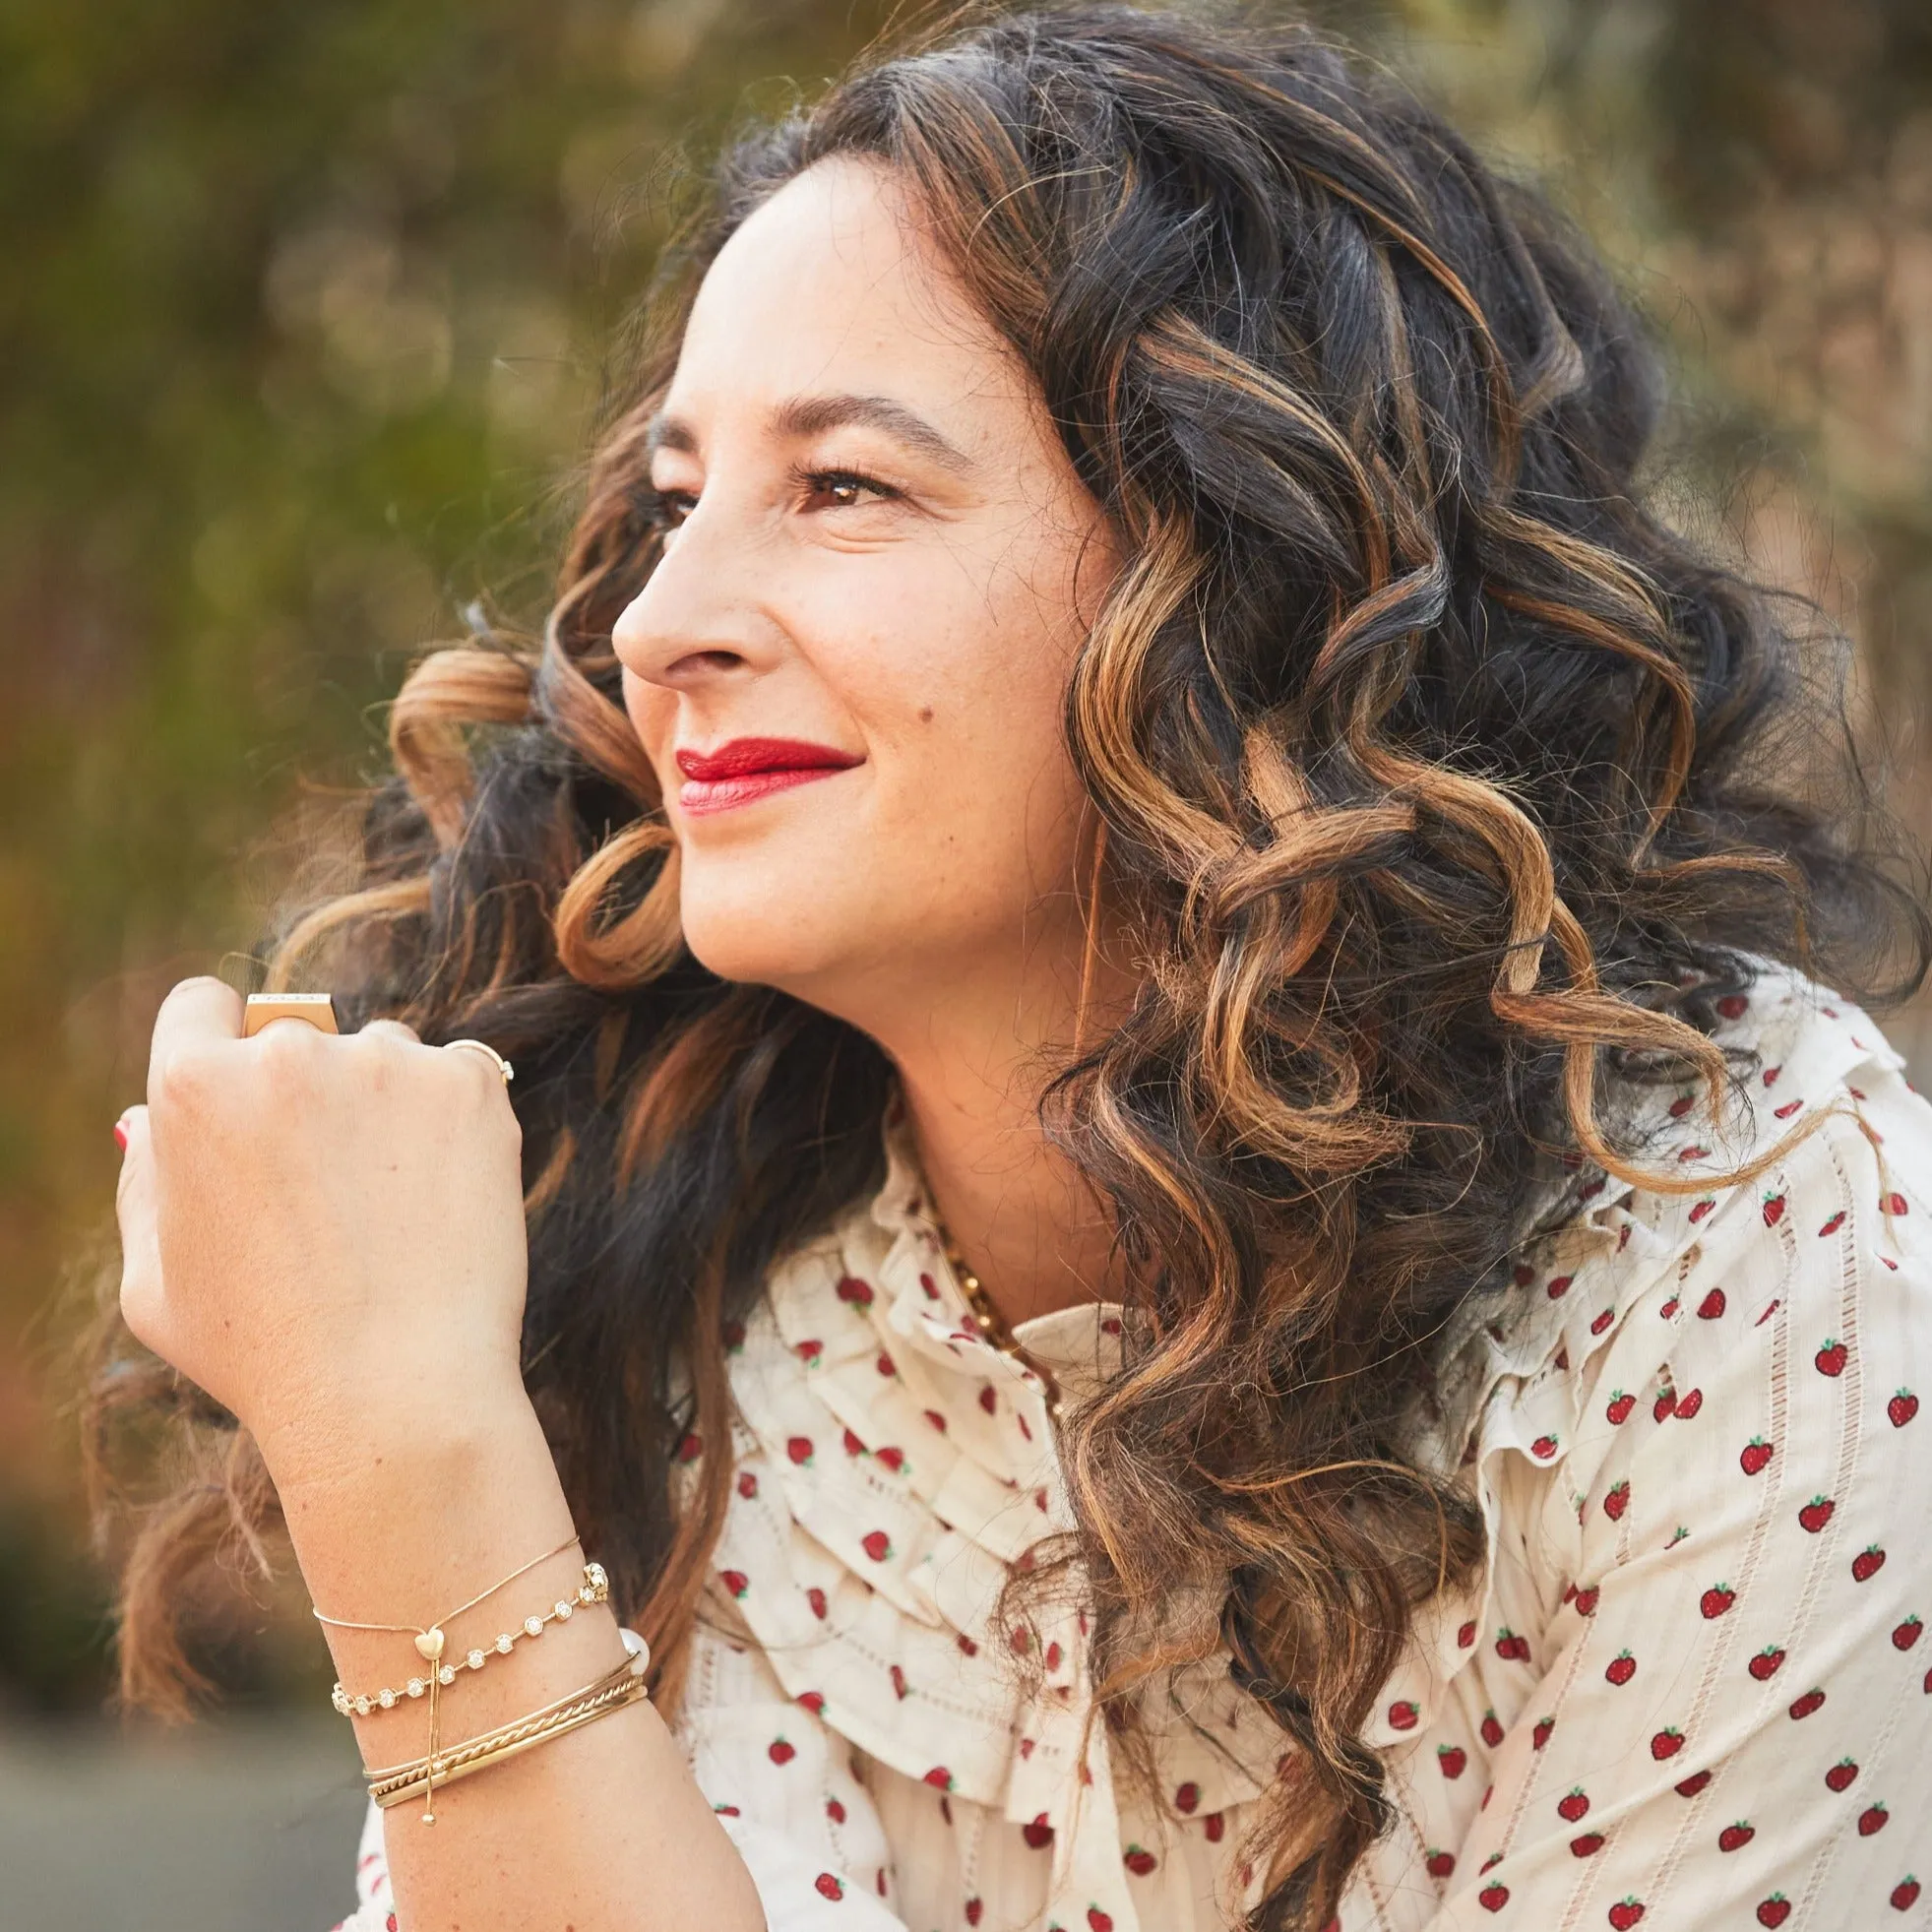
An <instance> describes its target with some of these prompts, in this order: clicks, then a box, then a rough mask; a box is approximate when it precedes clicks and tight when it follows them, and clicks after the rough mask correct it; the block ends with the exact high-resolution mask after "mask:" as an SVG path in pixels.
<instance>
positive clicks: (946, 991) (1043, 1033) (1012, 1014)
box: [845, 927, 1134, 1324]
mask: <svg viewBox="0 0 1932 1932" xmlns="http://www.w3.org/2000/svg"><path fill="white" fill-rule="evenodd" d="M1055 937H1056V938H1058V939H1059V940H1060V941H1061V942H1062V943H1060V944H1052V943H1040V942H1042V941H1045V939H1046V935H1044V934H1036V935H1035V944H1034V946H1033V947H1032V948H1031V949H1030V957H1028V958H1026V959H1022V960H1019V961H1016V962H1014V963H1013V964H1012V967H1011V969H1008V970H994V969H988V968H986V966H985V965H984V963H983V962H982V963H980V965H979V966H978V967H976V968H975V969H972V970H966V971H963V970H960V969H959V966H958V965H957V963H956V964H955V969H954V970H953V971H951V972H949V973H946V974H944V975H943V977H942V976H941V975H940V974H938V973H933V974H930V975H926V976H922V977H921V980H920V983H919V984H918V985H917V987H916V988H913V989H911V990H910V992H909V994H908V996H906V997H904V998H903V999H890V1000H880V1001H868V1002H866V1004H867V1006H868V1007H870V1009H871V1010H870V1011H868V1012H866V1013H864V1014H863V1015H861V1014H859V1013H857V1012H854V1011H851V1010H850V1009H849V1008H848V1009H847V1012H846V1016H845V1017H847V1018H848V1019H851V1020H852V1021H853V1022H854V1024H856V1025H859V1026H861V1027H863V1028H864V1029H865V1030H866V1031H867V1032H869V1033H870V1034H871V1035H872V1036H873V1038H874V1039H876V1040H877V1041H878V1042H879V1044H880V1045H881V1046H883V1047H884V1048H885V1050H886V1052H887V1053H888V1055H890V1057H891V1059H892V1061H893V1063H894V1065H895V1066H896V1067H897V1069H898V1071H899V1077H900V1084H901V1088H902V1091H903V1092H904V1103H905V1109H906V1120H907V1125H908V1126H909V1128H910V1130H911V1134H912V1139H913V1144H914V1146H915V1148H916V1150H917V1153H918V1157H919V1163H920V1166H921V1168H922V1170H923V1172H924V1176H925V1181H926V1186H927V1189H928V1191H929V1192H930V1194H931V1197H932V1201H933V1205H934V1206H935V1207H936V1208H937V1209H938V1211H939V1214H940V1216H941V1218H942V1219H943V1221H944V1222H945V1225H946V1228H947V1231H948V1232H949V1233H950V1234H951V1235H952V1238H953V1241H954V1243H955V1245H956V1246H957V1248H958V1250H959V1252H960V1253H961V1255H963V1256H964V1257H965V1259H966V1262H967V1264H968V1265H969V1266H970V1267H971V1269H972V1270H973V1272H974V1273H975V1274H976V1275H977V1276H978V1277H979V1278H980V1280H981V1281H982V1282H983V1283H984V1285H985V1288H986V1291H987V1293H988V1294H989V1295H991V1297H992V1298H993V1302H994V1304H995V1306H997V1307H998V1309H999V1311H1000V1313H1001V1314H1002V1315H1004V1316H1005V1317H1006V1319H1007V1321H1008V1322H1010V1323H1016V1324H1017V1323H1020V1322H1024V1321H1028V1320H1029V1319H1030V1318H1031V1317H1033V1316H1035V1315H1046V1314H1051V1313H1053V1312H1054V1311H1055V1310H1056V1309H1061V1308H1071V1307H1074V1306H1077V1305H1078V1304H1081V1303H1084V1302H1091V1301H1096V1300H1097V1301H1112V1300H1117V1299H1119V1298H1120V1296H1121V1292H1122V1288H1123V1285H1124V1283H1123V1281H1122V1279H1121V1278H1120V1275H1119V1271H1118V1269H1117V1267H1116V1265H1115V1260H1114V1255H1113V1240H1112V1228H1111V1223H1110V1220H1109V1217H1108V1215H1107V1214H1106V1211H1105V1209H1104V1208H1103V1206H1102V1204H1101V1203H1100V1201H1099V1200H1098V1199H1096V1197H1095V1196H1094V1193H1093V1191H1092V1190H1091V1188H1090V1187H1089V1186H1088V1184H1087V1182H1086V1180H1085V1178H1084V1176H1083V1175H1082V1174H1081V1173H1080V1171H1079V1169H1078V1168H1077V1167H1075V1165H1074V1164H1073V1162H1072V1161H1071V1160H1069V1159H1068V1158H1067V1157H1066V1155H1064V1154H1063V1153H1059V1152H1058V1151H1057V1150H1056V1149H1054V1148H1052V1147H1051V1146H1049V1145H1048V1143H1047V1140H1046V1137H1045V1134H1044V1132H1043V1130H1042V1128H1041V1126H1040V1119H1039V1100H1040V1095H1041V1092H1042V1091H1043V1090H1044V1087H1045V1084H1046V1082H1047V1081H1048V1080H1049V1079H1050V1078H1051V1077H1052V1075H1053V1073H1054V1072H1055V1071H1056V1070H1057V1068H1058V1067H1059V1066H1060V1065H1061V1064H1063V1062H1064V1059H1065V1056H1066V1052H1067V1049H1068V1048H1069V1047H1070V1046H1071V1045H1072V1043H1073V1041H1074V1037H1075V1030H1076V1023H1077V1021H1079V1020H1080V1014H1081V1007H1082V997H1081V996H1082V990H1083V989H1082V985H1081V978H1082V974H1081V968H1080V962H1081V960H1082V957H1083V949H1082V947H1081V945H1080V944H1079V943H1078V942H1079V939H1080V930H1079V928H1078V927H1075V929H1074V932H1073V934H1072V935H1065V934H1061V935H1056V936H1055ZM1106 950H1111V949H1106ZM1086 982H1087V983H1086V987H1085V993H1086V1008H1085V1020H1084V1021H1082V1022H1081V1026H1082V1029H1083V1032H1084V1034H1085V1036H1086V1037H1087V1038H1089V1039H1091V1037H1092V1036H1093V1034H1094V1032H1095V1031H1096V1029H1098V1028H1102V1027H1107V1026H1112V1025H1115V1024H1117V1023H1118V1021H1119V1019H1120V1017H1121V1016H1122V1015H1123V1014H1124V1013H1125V1011H1126V1010H1127V1007H1128V1005H1129V1004H1130V1003H1131V1001H1132V998H1133V992H1134V982H1133V981H1132V980H1131V979H1130V978H1129V977H1128V976H1127V975H1125V974H1124V973H1122V972H1120V971H1119V970H1118V969H1116V968H1115V967H1113V966H1111V965H1109V964H1108V962H1107V961H1106V960H1105V959H1104V958H1103V957H1100V956H1099V955H1097V954H1096V956H1095V957H1094V958H1093V959H1091V960H1090V961H1088V962H1087V970H1086Z"/></svg>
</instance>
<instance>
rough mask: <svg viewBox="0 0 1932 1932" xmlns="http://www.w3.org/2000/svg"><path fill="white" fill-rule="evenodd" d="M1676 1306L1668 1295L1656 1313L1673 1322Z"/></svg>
mask: <svg viewBox="0 0 1932 1932" xmlns="http://www.w3.org/2000/svg"><path fill="white" fill-rule="evenodd" d="M1698 1151H1699V1153H1702V1152H1703V1150H1702V1149H1699V1150H1698ZM1678 1307H1679V1303H1678V1300H1677V1297H1676V1296H1675V1295H1672V1296H1671V1297H1670V1299H1669V1300H1668V1301H1666V1302H1665V1303H1664V1304H1663V1306H1662V1307H1661V1308H1659V1309H1658V1310H1657V1313H1658V1314H1659V1315H1660V1316H1662V1318H1663V1319H1664V1320H1665V1321H1666V1322H1674V1321H1675V1320H1676V1319H1677V1309H1678Z"/></svg>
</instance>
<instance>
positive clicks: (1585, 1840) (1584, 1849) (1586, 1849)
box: [1570, 1832, 1603, 1858]
mask: <svg viewBox="0 0 1932 1932" xmlns="http://www.w3.org/2000/svg"><path fill="white" fill-rule="evenodd" d="M1602 1849H1603V1834H1602V1833H1601V1832H1586V1833H1585V1834H1584V1835H1583V1837H1582V1838H1578V1839H1571V1840H1570V1851H1571V1855H1572V1856H1573V1857H1577V1858H1588V1857H1589V1855H1590V1853H1591V1852H1593V1851H1601V1850H1602Z"/></svg>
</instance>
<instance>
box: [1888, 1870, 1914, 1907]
mask: <svg viewBox="0 0 1932 1932" xmlns="http://www.w3.org/2000/svg"><path fill="white" fill-rule="evenodd" d="M1917 1903H1918V1880H1917V1879H1915V1878H1909V1877H1908V1878H1901V1880H1900V1881H1899V1883H1898V1884H1897V1885H1895V1886H1894V1887H1893V1888H1892V1909H1893V1910H1894V1911H1895V1912H1908V1911H1910V1910H1911V1908H1912V1907H1913V1906H1914V1905H1915V1904H1917Z"/></svg>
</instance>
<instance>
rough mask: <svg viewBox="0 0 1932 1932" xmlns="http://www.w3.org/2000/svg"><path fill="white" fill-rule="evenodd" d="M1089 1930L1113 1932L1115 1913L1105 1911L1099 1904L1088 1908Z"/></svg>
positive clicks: (1088, 1931) (1090, 1931) (1093, 1931)
mask: <svg viewBox="0 0 1932 1932" xmlns="http://www.w3.org/2000/svg"><path fill="white" fill-rule="evenodd" d="M1087 1932H1113V1914H1112V1913H1111V1912H1103V1911H1102V1910H1101V1909H1100V1908H1099V1906H1098V1905H1089V1906H1088V1908H1087Z"/></svg>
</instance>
